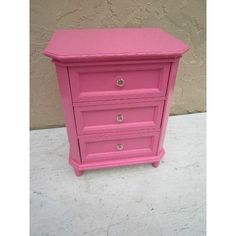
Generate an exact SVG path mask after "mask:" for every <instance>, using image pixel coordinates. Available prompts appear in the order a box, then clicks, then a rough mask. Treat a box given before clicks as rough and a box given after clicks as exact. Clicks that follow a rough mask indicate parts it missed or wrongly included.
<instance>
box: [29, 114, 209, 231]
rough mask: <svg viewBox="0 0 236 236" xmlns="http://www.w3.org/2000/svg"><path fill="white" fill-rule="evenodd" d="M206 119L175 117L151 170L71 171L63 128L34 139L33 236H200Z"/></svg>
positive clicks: (37, 133) (34, 134) (42, 132)
mask: <svg viewBox="0 0 236 236" xmlns="http://www.w3.org/2000/svg"><path fill="white" fill-rule="evenodd" d="M205 117H206V114H204V113H198V114H191V115H182V116H173V117H170V119H169V124H168V130H167V136H166V140H165V148H166V155H165V157H164V159H163V161H162V163H161V164H160V166H159V167H158V168H153V167H152V166H151V165H140V166H130V167H119V168H112V169H105V170H95V171H87V172H85V173H84V175H83V176H81V177H76V176H75V174H74V172H73V170H72V168H71V167H70V166H69V165H68V160H67V158H68V143H67V136H66V130H65V128H57V129H47V130H35V131H31V236H39V235H40V236H42V235H44V236H80V235H81V236H82V235H83V236H105V235H106V236H107V235H109V236H139V235H140V236H141V235H142V236H162V235H163V236H172V235H182V236H202V235H205V221H206V216H205V194H206V192H205Z"/></svg>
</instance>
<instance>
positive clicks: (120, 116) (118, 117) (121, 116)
mask: <svg viewBox="0 0 236 236" xmlns="http://www.w3.org/2000/svg"><path fill="white" fill-rule="evenodd" d="M116 121H117V122H118V123H122V122H123V121H124V116H123V115H122V114H118V115H117V116H116Z"/></svg>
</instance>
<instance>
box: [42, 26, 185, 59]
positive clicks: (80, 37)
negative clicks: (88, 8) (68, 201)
mask: <svg viewBox="0 0 236 236" xmlns="http://www.w3.org/2000/svg"><path fill="white" fill-rule="evenodd" d="M188 49H189V47H188V46H187V45H186V44H185V43H183V42H182V41H180V40H178V39H176V38H175V37H173V36H172V35H170V34H169V33H166V32H164V31H163V30H161V29H159V28H114V29H70V30H57V31H55V32H54V34H53V36H52V38H51V40H50V41H49V43H48V46H47V47H46V49H45V50H44V54H45V55H47V56H49V57H51V58H53V59H54V60H59V61H73V60H79V59H88V60H89V59H90V60H92V59H96V58H97V59H98V58H109V57H113V58H114V57H117V58H118V57H124V56H126V57H127V56H129V57H135V56H136V57H137V56H152V57H157V58H158V57H179V56H181V55H182V54H183V53H185V52H186V51H187V50H188Z"/></svg>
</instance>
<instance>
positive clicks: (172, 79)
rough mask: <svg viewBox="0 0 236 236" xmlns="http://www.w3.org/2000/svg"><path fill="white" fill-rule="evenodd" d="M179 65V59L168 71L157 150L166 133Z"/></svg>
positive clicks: (160, 146)
mask: <svg viewBox="0 0 236 236" xmlns="http://www.w3.org/2000/svg"><path fill="white" fill-rule="evenodd" d="M178 65H179V59H177V60H176V61H175V62H173V63H172V65H171V69H170V76H169V82H168V87H167V95H166V96H167V100H166V101H165V106H164V112H163V117H162V127H161V134H160V143H159V150H160V149H162V148H163V142H164V138H165V133H166V127H167V122H168V118H169V114H170V108H171V102H172V97H173V93H174V87H175V81H176V74H177V69H178Z"/></svg>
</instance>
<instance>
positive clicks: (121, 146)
mask: <svg viewBox="0 0 236 236" xmlns="http://www.w3.org/2000/svg"><path fill="white" fill-rule="evenodd" d="M116 149H117V150H118V151H122V150H123V149H124V145H123V144H121V143H118V144H117V145H116Z"/></svg>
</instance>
